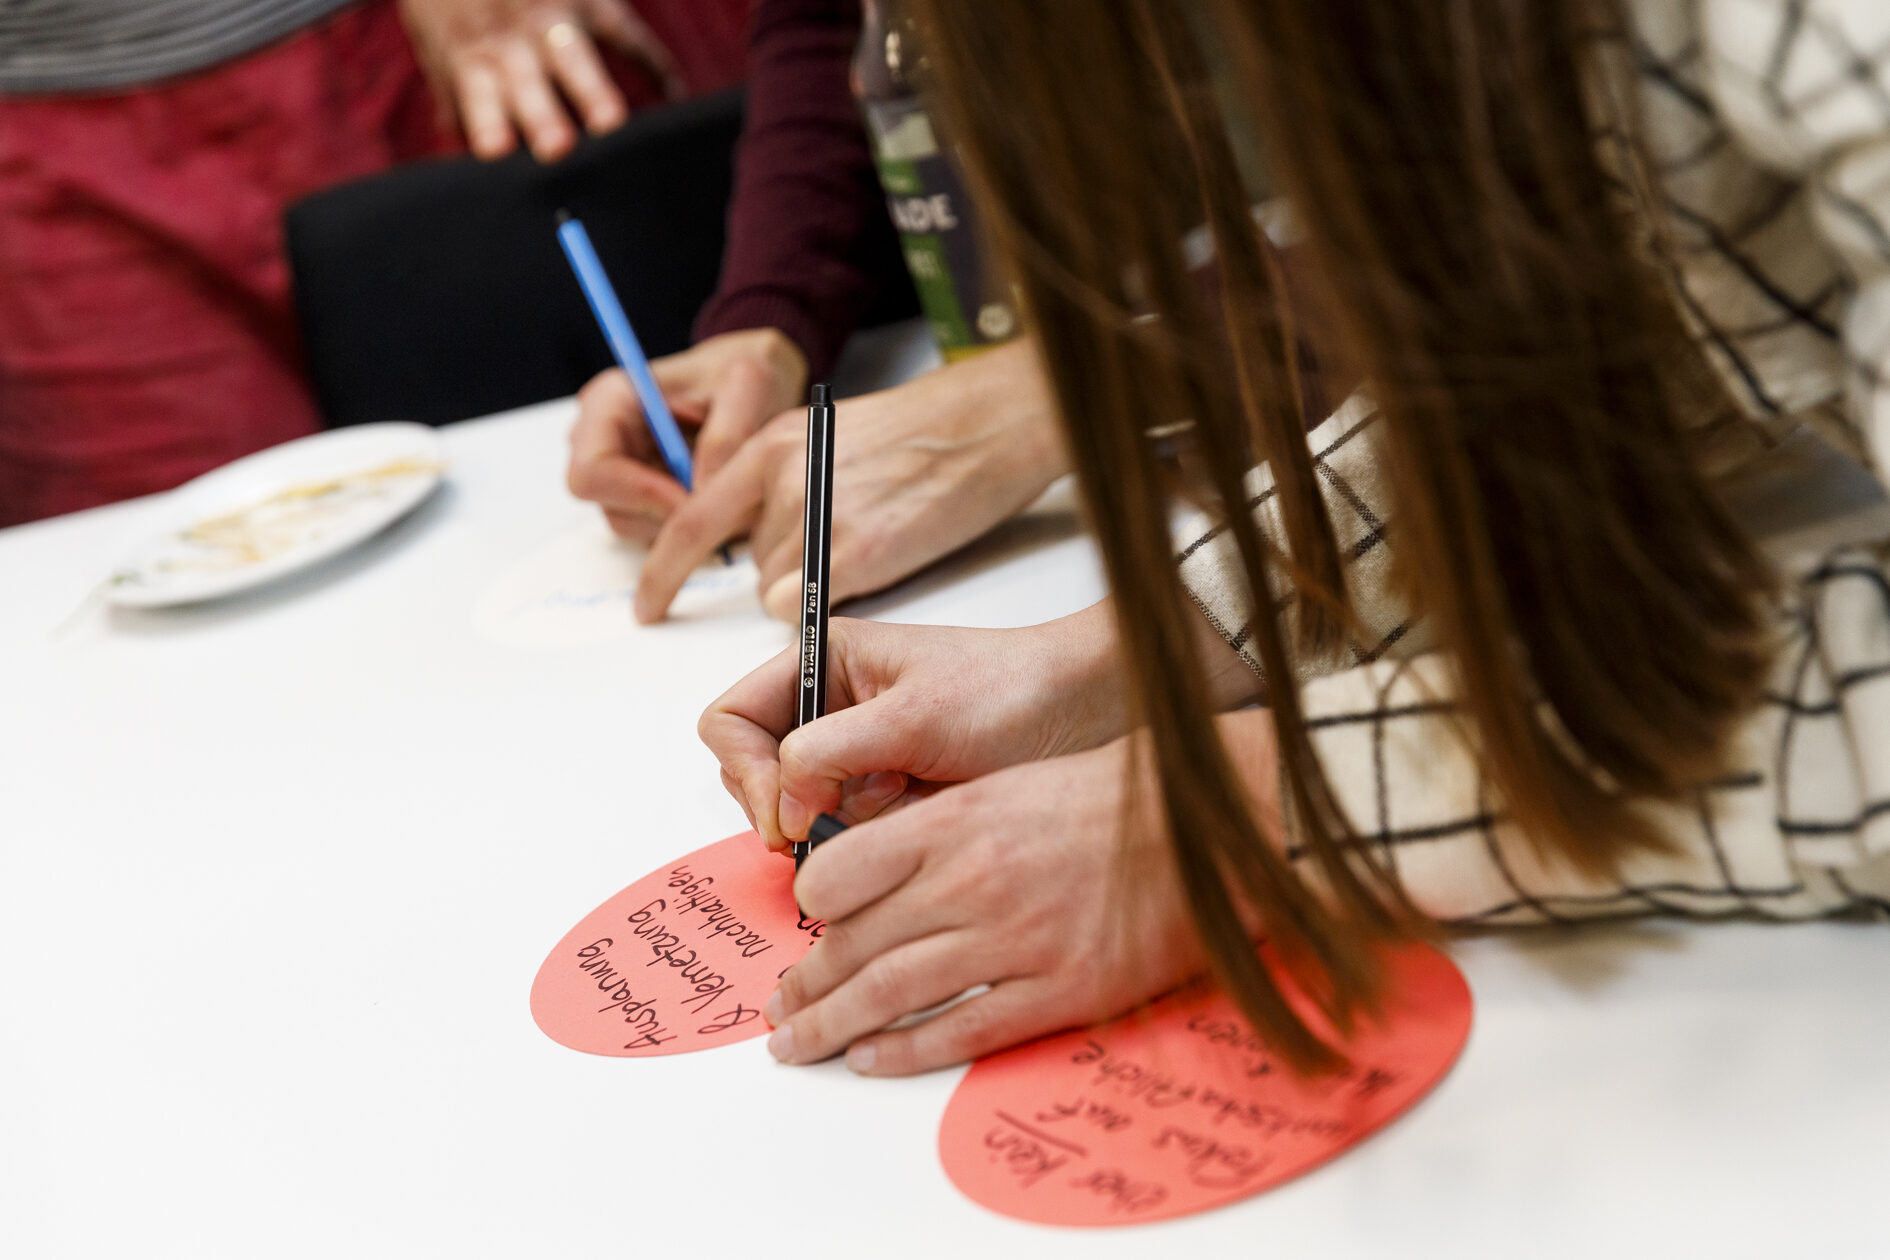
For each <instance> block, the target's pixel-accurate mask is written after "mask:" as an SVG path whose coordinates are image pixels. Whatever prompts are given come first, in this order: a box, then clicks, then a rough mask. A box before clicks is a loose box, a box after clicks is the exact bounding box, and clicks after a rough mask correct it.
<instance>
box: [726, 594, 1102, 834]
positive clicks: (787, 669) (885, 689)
mask: <svg viewBox="0 0 1890 1260" xmlns="http://www.w3.org/2000/svg"><path fill="white" fill-rule="evenodd" d="M1114 642H1115V640H1114V633H1113V625H1112V622H1111V620H1110V610H1109V606H1108V604H1107V603H1101V604H1097V605H1095V606H1094V607H1091V608H1088V609H1085V610H1084V611H1082V612H1080V613H1077V614H1075V615H1073V616H1070V617H1064V618H1062V619H1060V620H1058V621H1052V622H1046V623H1045V624H1043V625H1041V626H1031V627H1028V628H1026V629H1022V630H965V629H957V628H953V627H945V626H903V625H888V624H884V623H881V622H874V621H854V620H851V619H836V620H835V621H833V622H832V623H831V626H830V630H829V637H828V657H827V665H828V692H829V698H830V701H831V707H832V710H833V711H832V712H829V713H828V714H827V716H825V717H823V718H821V719H820V720H819V721H818V722H813V723H810V724H809V725H807V726H804V727H801V728H799V729H795V726H794V722H795V718H796V709H797V703H798V688H797V687H796V686H795V682H796V679H797V677H798V674H799V670H800V656H799V653H798V652H797V651H796V650H794V649H789V650H788V651H786V652H783V653H781V654H780V655H779V656H777V657H775V658H774V659H773V660H771V661H769V662H768V663H767V664H766V665H763V666H762V667H761V668H760V669H757V670H756V671H754V672H753V673H752V674H750V675H748V677H746V678H744V679H742V681H741V682H739V683H737V684H736V685H735V686H734V687H733V688H731V689H730V690H729V691H728V692H727V693H726V694H725V695H723V696H722V697H721V698H720V699H718V700H717V701H716V702H715V703H714V704H712V705H710V706H709V708H708V709H707V710H706V711H705V712H704V713H703V715H702V720H701V722H700V723H699V724H698V726H697V731H698V733H699V734H700V735H701V736H702V741H703V742H704V743H705V744H707V745H708V746H709V748H710V750H711V751H713V752H714V753H715V756H716V760H718V761H719V762H721V763H722V782H723V784H724V785H726V786H727V787H728V790H729V793H730V794H731V795H732V796H734V797H735V799H736V800H737V801H739V802H740V803H741V805H742V808H743V809H744V810H745V811H746V812H747V814H748V819H749V822H750V823H751V824H753V826H754V827H755V830H757V831H759V832H760V833H761V836H762V839H763V840H764V841H765V842H766V843H767V845H768V847H769V848H771V849H776V850H779V849H785V848H786V847H787V846H788V842H789V841H790V840H793V839H798V838H800V837H801V836H804V835H806V833H807V827H808V824H809V823H811V822H812V821H813V820H814V818H815V816H816V815H818V814H821V813H826V812H838V813H839V814H840V815H841V816H842V817H843V819H845V820H846V821H848V822H858V821H861V820H863V819H868V818H872V817H874V816H876V815H877V814H879V813H881V812H882V811H884V810H886V809H887V808H889V807H891V806H893V805H894V804H897V803H900V802H902V801H904V800H906V799H908V798H909V797H911V796H912V795H914V794H915V793H917V794H923V793H925V792H928V791H930V790H932V789H934V788H935V787H936V786H938V785H941V784H948V783H955V782H959V781H962V780H965V779H971V778H976V777H977V776H979V775H982V774H988V773H990V772H991V771H993V770H997V769H1000V768H1002V767H1004V766H1010V765H1015V764H1017V763H1019V762H1024V761H1033V760H1038V759H1041V758H1044V757H1054V756H1057V755H1059V754H1062V753H1069V752H1075V751H1078V750H1080V749H1084V748H1092V747H1094V746H1096V745H1097V744H1100V743H1103V742H1104V741H1106V740H1108V739H1111V738H1113V737H1115V736H1116V735H1118V734H1120V733H1121V732H1122V731H1123V730H1124V729H1126V726H1127V710H1126V709H1125V707H1124V705H1123V702H1122V696H1121V693H1120V690H1119V688H1118V687H1117V684H1116V680H1115V674H1116V672H1117V671H1116V668H1115V653H1114Z"/></svg>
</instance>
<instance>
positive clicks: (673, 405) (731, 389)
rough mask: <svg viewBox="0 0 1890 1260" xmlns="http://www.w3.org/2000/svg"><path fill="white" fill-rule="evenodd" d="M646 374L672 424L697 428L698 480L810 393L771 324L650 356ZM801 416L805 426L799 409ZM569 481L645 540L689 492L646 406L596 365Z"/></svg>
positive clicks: (581, 399) (799, 363)
mask: <svg viewBox="0 0 1890 1260" xmlns="http://www.w3.org/2000/svg"><path fill="white" fill-rule="evenodd" d="M650 371H651V373H652V374H653V375H654V376H655V377H656V383H657V384H658V385H659V386H661V387H662V390H663V396H664V397H665V398H666V399H667V400H668V402H669V407H670V411H671V412H673V413H674V414H675V417H676V419H677V421H678V422H680V423H681V424H682V425H683V426H684V428H685V429H686V430H689V431H692V432H693V433H694V436H695V442H694V456H695V465H696V468H695V475H696V484H697V485H698V486H701V485H703V484H705V483H706V482H708V481H709V480H710V479H711V478H713V477H714V476H715V475H716V473H717V471H718V470H719V469H721V468H723V467H724V466H725V465H726V464H727V463H728V461H729V459H730V458H731V457H732V456H733V455H734V454H735V452H736V451H738V450H739V449H741V448H742V446H743V444H744V443H746V442H747V441H748V440H749V439H750V438H751V437H753V436H754V434H755V431H756V430H758V429H760V428H761V427H762V425H764V424H765V423H767V422H768V421H769V420H770V419H772V418H773V417H774V416H776V415H778V414H780V413H781V412H782V411H783V410H784V409H785V408H788V407H792V406H794V405H795V404H796V403H804V401H805V399H804V395H805V394H806V392H807V360H806V358H805V357H804V356H803V355H802V354H801V351H800V347H798V346H796V345H795V344H794V343H793V342H792V341H790V340H789V339H788V338H787V337H786V336H785V335H783V334H782V333H780V332H778V331H776V330H775V329H772V328H753V329H748V330H745V331H743V332H733V333H724V334H722V335H721V336H717V337H710V338H708V339H706V340H704V341H702V342H700V343H699V344H697V345H695V346H692V347H690V348H689V349H687V350H685V351H683V352H681V353H680V354H672V355H668V356H666V357H664V358H661V359H657V360H655V361H653V362H652V363H651V364H650ZM800 414H801V415H802V417H803V420H802V423H803V424H804V423H805V418H804V417H805V414H806V413H805V410H804V409H803V411H802V412H801V413H800ZM565 480H566V482H567V484H568V485H569V486H570V489H571V493H572V494H574V495H576V496H577V497H578V498H580V499H585V500H588V501H589V502H592V503H595V504H597V505H598V506H599V507H600V508H602V509H603V510H604V517H605V519H606V520H608V521H609V522H610V527H611V529H612V530H614V531H615V532H616V533H617V534H618V535H619V536H621V537H623V538H628V539H631V540H632V541H635V542H639V543H643V544H645V545H648V544H649V543H651V542H653V541H654V540H655V538H656V536H657V533H658V531H659V530H660V529H661V528H662V525H663V522H664V520H666V519H667V518H668V517H669V515H670V514H671V513H672V512H674V511H675V510H676V509H677V508H678V507H679V506H680V505H682V504H683V503H685V502H687V501H688V499H689V495H688V494H687V493H686V492H685V491H684V490H683V488H682V487H681V486H680V485H678V484H677V483H676V480H675V478H673V477H671V476H670V475H669V473H668V472H667V471H665V470H664V467H663V460H662V456H661V455H660V454H659V453H658V451H657V448H656V442H655V439H654V438H652V437H651V436H650V428H649V426H648V425H647V424H645V423H644V421H643V408H642V406H641V405H640V404H639V403H638V402H637V396H636V394H635V392H634V391H633V390H632V389H631V388H630V382H629V380H628V378H626V377H625V376H624V374H623V372H622V371H620V370H618V369H616V368H612V369H610V370H609V371H607V372H600V373H599V374H598V375H597V376H596V377H594V378H593V379H592V380H591V382H590V384H588V385H586V386H585V387H584V389H583V390H582V391H581V392H580V393H579V394H578V418H577V423H576V424H575V425H573V426H572V429H571V459H570V466H569V468H568V469H567V471H566V474H565ZM799 563H800V558H799V555H798V554H797V555H796V557H795V564H796V565H797V566H798V565H799ZM685 576H687V575H685Z"/></svg>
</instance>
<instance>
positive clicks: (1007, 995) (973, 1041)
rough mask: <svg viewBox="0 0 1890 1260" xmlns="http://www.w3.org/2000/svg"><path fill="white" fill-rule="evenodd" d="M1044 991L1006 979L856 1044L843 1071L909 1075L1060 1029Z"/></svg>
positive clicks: (1032, 983) (1032, 984)
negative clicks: (921, 1018) (921, 1019)
mask: <svg viewBox="0 0 1890 1260" xmlns="http://www.w3.org/2000/svg"><path fill="white" fill-rule="evenodd" d="M789 974H790V975H792V974H793V973H792V972H790V973H789ZM1044 989H1045V986H1044V985H1042V984H1041V983H1038V982H1036V981H1034V980H1027V979H1026V980H1010V981H1006V982H1004V983H1002V984H999V985H996V986H994V987H993V988H992V989H991V991H990V992H989V993H980V994H976V995H975V996H972V997H968V998H966V999H965V1000H964V1001H962V1002H960V1003H958V1004H957V1005H956V1006H953V1007H951V1008H950V1009H949V1010H945V1011H941V1012H939V1013H938V1014H937V1015H934V1016H933V1017H932V1018H930V1019H928V1020H926V1021H925V1022H923V1023H920V1024H914V1025H913V1026H912V1027H910V1028H899V1029H895V1030H893V1031H891V1032H883V1033H880V1034H879V1035H878V1036H873V1037H867V1038H865V1039H863V1040H858V1041H855V1042H854V1043H853V1044H852V1046H850V1047H849V1048H848V1049H847V1067H849V1068H851V1069H852V1070H853V1071H855V1072H858V1073H860V1074H862V1075H865V1076H910V1075H912V1074H913V1073H915V1072H930V1071H932V1070H933V1069H935V1068H942V1067H947V1066H949V1065H951V1064H954V1063H965V1062H968V1061H969V1060H972V1059H977V1058H982V1057H983V1056H984V1055H987V1054H995V1053H997V1052H998V1051H999V1050H1003V1049H1006V1048H1008V1047H1010V1046H1014V1045H1017V1044H1018V1043H1019V1042H1023V1041H1029V1040H1031V1039H1032V1038H1035V1037H1042V1036H1044V1035H1046V1034H1048V1033H1053V1032H1058V1031H1061V1030H1062V1029H1063V1028H1064V1027H1067V1026H1068V1025H1069V1023H1070V1022H1071V1021H1069V1020H1061V1019H1057V1018H1055V1017H1054V1016H1053V1015H1051V1014H1050V1013H1049V1012H1050V1010H1051V1009H1053V1008H1051V1007H1049V1006H1048V1004H1047V1002H1046V1000H1045V999H1046V996H1047V995H1046V994H1045V992H1044Z"/></svg>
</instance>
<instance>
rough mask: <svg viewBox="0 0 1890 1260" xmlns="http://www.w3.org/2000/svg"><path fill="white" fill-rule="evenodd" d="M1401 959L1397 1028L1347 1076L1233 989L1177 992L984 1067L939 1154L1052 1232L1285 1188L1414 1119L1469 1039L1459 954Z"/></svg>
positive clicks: (959, 1175)
mask: <svg viewBox="0 0 1890 1260" xmlns="http://www.w3.org/2000/svg"><path fill="white" fill-rule="evenodd" d="M1387 965H1388V966H1389V968H1390V974H1389V986H1388V989H1387V994H1388V1000H1387V1008H1386V1012H1385V1018H1384V1022H1383V1023H1382V1024H1376V1025H1375V1024H1370V1023H1365V1024H1362V1025H1361V1026H1360V1028H1359V1030H1358V1032H1357V1034H1356V1035H1355V1036H1354V1037H1353V1038H1352V1039H1351V1041H1350V1042H1349V1043H1348V1044H1347V1046H1346V1052H1347V1056H1348V1057H1349V1058H1350V1059H1351V1067H1350V1068H1349V1069H1347V1070H1346V1071H1344V1072H1343V1073H1341V1074H1339V1075H1337V1076H1327V1077H1324V1078H1317V1079H1301V1078H1299V1077H1297V1076H1295V1075H1294V1074H1293V1072H1292V1070H1291V1069H1290V1068H1288V1067H1287V1066H1286V1065H1285V1064H1284V1063H1283V1062H1282V1061H1280V1060H1279V1059H1278V1058H1277V1057H1276V1056H1275V1055H1273V1054H1271V1053H1269V1052H1268V1050H1267V1047H1266V1045H1265V1044H1264V1043H1263V1042H1261V1041H1260V1040H1259V1038H1257V1037H1256V1036H1255V1035H1254V1034H1253V1033H1252V1031H1251V1030H1250V1029H1249V1028H1248V1025H1247V1023H1246V1021H1245V1020H1244V1019H1242V1018H1241V1017H1240V1014H1239V1012H1238V1011H1237V1009H1236V1008H1235V1006H1234V1004H1233V1002H1232V1001H1230V1000H1229V999H1228V998H1226V997H1225V996H1223V995H1222V994H1220V993H1218V992H1215V991H1212V990H1193V991H1188V992H1183V993H1177V994H1173V995H1170V996H1169V997H1166V998H1163V999H1162V1000H1161V1001H1159V1002H1157V1003H1155V1004H1154V1005H1152V1006H1150V1007H1149V1008H1147V1009H1146V1010H1143V1011H1139V1012H1136V1013H1134V1014H1131V1015H1125V1016H1123V1017H1122V1018H1121V1019H1118V1020H1114V1021H1112V1022H1110V1023H1107V1024H1103V1025H1100V1026H1098V1027H1095V1028H1085V1029H1080V1030H1078V1031H1076V1032H1070V1033H1063V1034H1061V1035H1059V1036H1055V1037H1048V1038H1045V1039H1044V1040H1042V1041H1035V1042H1031V1043H1030V1044H1029V1045H1025V1046H1019V1047H1018V1048H1017V1049H1015V1050H1009V1051H1006V1052H1005V1053H1003V1054H999V1055H994V1056H992V1057H991V1058H988V1059H981V1060H979V1061H978V1062H977V1063H976V1064H974V1065H972V1068H971V1071H970V1072H968V1073H966V1075H965V1078H964V1080H963V1081H961V1082H959V1085H958V1089H957V1091H956V1092H955V1093H954V1094H953V1095H952V1100H951V1103H950V1105H949V1106H947V1107H946V1109H945V1118H944V1120H943V1122H942V1123H941V1125H940V1128H939V1136H938V1149H939V1158H940V1159H941V1160H942V1161H943V1162H944V1165H945V1171H946V1173H947V1174H948V1175H950V1177H951V1179H952V1181H953V1183H954V1184H956V1185H957V1187H958V1188H959V1189H960V1190H962V1191H964V1192H965V1193H966V1194H967V1195H969V1196H970V1197H971V1198H973V1199H975V1200H977V1201H978V1202H979V1203H982V1204H983V1205H984V1206H986V1207H988V1208H991V1209H992V1210H994V1211H997V1212H1002V1213H1003V1214H1004V1215H1006V1216H1014V1217H1017V1218H1019V1219H1021V1220H1026V1221H1039V1222H1042V1223H1043V1224H1046V1225H1129V1224H1136V1223H1139V1222H1142V1221H1157V1220H1162V1219H1165V1218H1167V1217H1173V1216H1185V1215H1187V1214H1188V1213H1191V1212H1200V1211H1204V1210H1206V1209H1208V1208H1213V1207H1219V1206H1221V1205H1222V1204H1225V1203H1231V1202H1233V1201H1235V1200H1237V1199H1243V1198H1246V1197H1247V1196H1248V1195H1250V1194H1253V1193H1255V1192H1257V1191H1260V1190H1265V1189H1267V1188H1269V1187H1271V1186H1275V1185H1278V1184H1279V1183H1280V1182H1282V1181H1286V1180H1288V1179H1289V1178H1292V1177H1295V1176H1298V1175H1299V1174H1300V1173H1302V1172H1305V1171H1306V1170H1307V1169H1309V1168H1312V1167H1314V1166H1315V1165H1318V1164H1322V1163H1324V1162H1325V1161H1326V1160H1329V1159H1331V1158H1333V1157H1334V1156H1335V1155H1338V1154H1339V1153H1340V1152H1342V1151H1344V1150H1345V1149H1346V1148H1347V1147H1350V1146H1352V1145H1354V1144H1356V1143H1358V1142H1360V1141H1362V1140H1363V1139H1365V1138H1366V1137H1369V1136H1370V1135H1371V1134H1372V1133H1373V1132H1375V1131H1376V1130H1378V1129H1379V1128H1381V1127H1383V1126H1384V1125H1385V1124H1387V1123H1388V1122H1390V1121H1391V1120H1392V1119H1394V1118H1396V1117H1397V1116H1398V1115H1400V1114H1401V1113H1402V1112H1404V1111H1405V1110H1406V1109H1407V1108H1409V1107H1410V1106H1411V1105H1412V1104H1413V1103H1415V1102H1416V1101H1417V1100H1418V1099H1419V1098H1421V1097H1423V1095H1424V1094H1425V1093H1426V1092H1428V1091H1429V1090H1430V1088H1431V1087H1432V1086H1433V1085H1435V1084H1436V1083H1437V1082H1438V1081H1439V1080H1441V1079H1442V1078H1443V1075H1444V1073H1445V1072H1446V1071H1448V1070H1449V1068H1450V1065H1451V1064H1452V1063H1454V1062H1456V1059H1457V1055H1458V1053H1459V1052H1460V1051H1461V1050H1462V1049H1463V1044H1464V1041H1465V1040H1466V1039H1467V1038H1468V1037H1469V1035H1470V989H1469V986H1468V985H1466V984H1465V983H1464V979H1463V975H1462V973H1461V972H1459V971H1458V970H1457V968H1456V966H1455V965H1454V964H1453V963H1452V962H1451V961H1450V960H1449V959H1448V958H1446V957H1444V955H1442V954H1441V953H1439V952H1438V951H1436V950H1435V949H1432V948H1431V947H1430V946H1428V945H1410V946H1405V947H1402V948H1400V949H1398V950H1396V951H1393V952H1392V953H1390V954H1388V955H1387ZM1275 974H1276V975H1278V974H1279V971H1278V969H1277V967H1276V968H1275ZM1288 994H1289V997H1290V998H1292V999H1293V1004H1294V1007H1295V1009H1297V1010H1298V1011H1299V1012H1300V1013H1301V1015H1302V1016H1303V1017H1306V1018H1307V1019H1308V1020H1309V1022H1311V1023H1312V1026H1313V1027H1314V1028H1316V1029H1320V1030H1321V1031H1325V1030H1326V1029H1327V1028H1328V1027H1329V1026H1328V1025H1325V1024H1324V1023H1323V1022H1322V1021H1319V1020H1318V1019H1317V1018H1316V1017H1315V1016H1313V1015H1310V1014H1309V1011H1310V1010H1311V1007H1310V1004H1309V1003H1307V1002H1306V1001H1305V1000H1304V999H1303V998H1302V997H1300V995H1299V994H1298V993H1297V992H1296V991H1294V990H1291V989H1290V988H1289V989H1288Z"/></svg>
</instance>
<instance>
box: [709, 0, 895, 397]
mask: <svg viewBox="0 0 1890 1260" xmlns="http://www.w3.org/2000/svg"><path fill="white" fill-rule="evenodd" d="M859 37H860V2H859V0H761V2H760V4H758V5H757V7H756V10H755V18H754V27H753V30H752V33H751V35H750V39H749V65H748V107H747V117H746V120H745V121H744V123H743V127H742V137H741V142H740V145H739V147H738V149H737V151H736V159H735V191H734V197H733V199H732V201H731V204H730V206H729V219H728V245H727V248H726V251H725V253H724V255H723V259H722V277H721V283H720V284H719V285H718V287H717V289H716V293H715V296H714V297H713V298H711V299H709V302H708V304H707V305H706V306H704V307H703V308H702V313H701V314H700V315H698V316H697V318H696V327H695V333H696V337H697V338H698V339H700V338H703V337H709V336H712V335H714V334H716V333H723V332H733V331H735V330H737V329H742V328H779V329H780V330H781V331H782V332H784V333H786V334H787V335H788V336H789V337H790V338H792V339H793V341H794V342H795V344H797V345H799V346H800V347H801V350H802V351H803V352H804V353H805V354H806V355H807V360H808V366H809V368H810V370H811V372H812V374H813V377H814V379H816V380H818V379H819V378H821V377H823V376H825V375H826V374H827V372H828V371H829V370H830V369H831V368H832V366H833V361H834V359H835V357H836V356H837V355H838V354H839V351H840V347H841V345H842V344H843V343H844V342H845V341H846V339H847V337H848V335H849V334H851V333H852V331H853V328H854V325H855V324H856V323H857V322H858V320H859V319H860V316H861V315H862V314H863V313H864V312H865V310H866V308H867V306H868V304H869V303H870V302H871V301H872V299H873V297H874V282H873V280H872V278H871V273H870V271H869V269H868V267H867V265H866V259H867V258H869V257H870V256H871V254H870V248H871V246H872V245H873V243H874V239H875V235H876V234H878V235H881V236H883V235H885V234H887V233H889V232H890V230H891V229H890V227H889V225H888V220H887V217H886V206H885V201H884V199H883V198H882V196H881V194H880V189H879V181H878V177H877V176H876V174H875V173H874V170H873V161H872V154H871V151H870V150H869V149H868V147H867V140H866V133H865V130H864V127H863V125H862V123H861V121H860V114H859V111H858V109H857V107H856V106H855V104H854V100H853V93H852V89H851V86H850V85H849V81H848V69H849V66H850V65H851V62H852V60H853V50H854V46H855V45H856V44H857V43H858V41H859Z"/></svg>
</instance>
